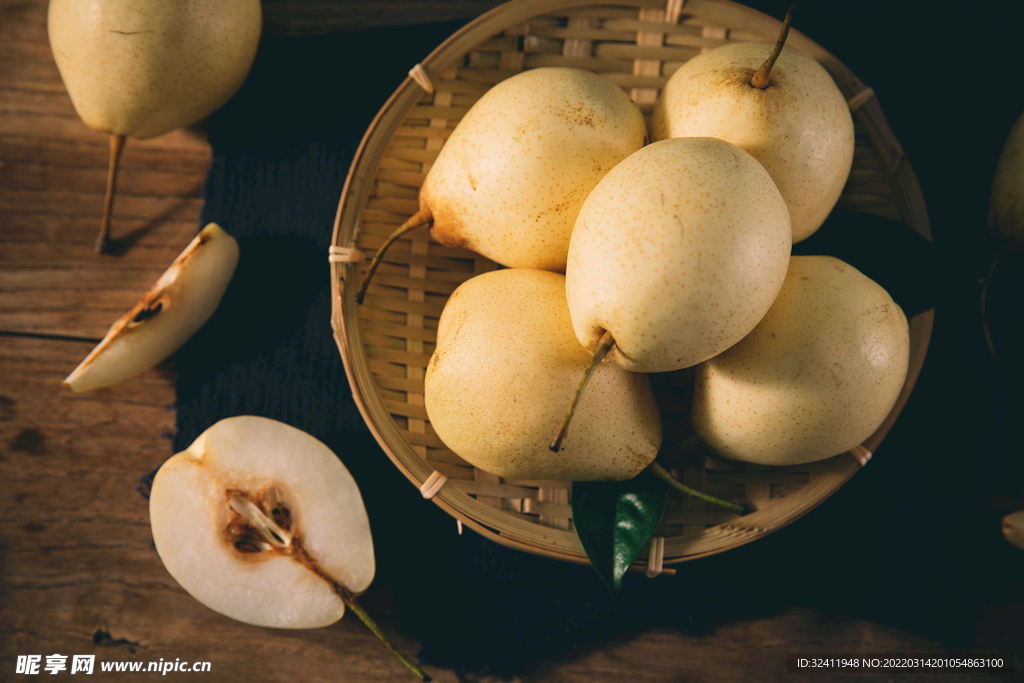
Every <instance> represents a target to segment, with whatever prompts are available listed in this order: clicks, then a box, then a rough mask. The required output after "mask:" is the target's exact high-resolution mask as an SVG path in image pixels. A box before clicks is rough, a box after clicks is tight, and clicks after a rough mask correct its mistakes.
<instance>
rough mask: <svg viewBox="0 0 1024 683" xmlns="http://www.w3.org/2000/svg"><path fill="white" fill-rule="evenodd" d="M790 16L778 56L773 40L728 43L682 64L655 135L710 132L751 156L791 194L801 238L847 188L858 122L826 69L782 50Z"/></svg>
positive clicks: (660, 106)
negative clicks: (854, 121) (756, 79)
mask: <svg viewBox="0 0 1024 683" xmlns="http://www.w3.org/2000/svg"><path fill="white" fill-rule="evenodd" d="M791 17H792V14H791V13H790V14H787V21H786V23H785V24H784V26H783V33H782V35H781V36H780V38H779V41H778V42H777V43H776V44H775V49H776V52H774V53H773V54H772V55H769V53H772V52H773V50H772V44H771V43H765V42H740V43H728V44H725V45H722V46H719V47H717V48H715V49H713V50H709V51H708V52H705V53H703V54H701V55H698V56H696V57H694V58H693V59H690V60H689V61H687V62H686V63H685V64H683V65H682V66H681V67H679V69H677V70H676V71H675V73H673V74H672V76H671V77H670V78H669V80H668V81H667V82H666V84H665V87H664V89H663V90H662V92H661V95H660V96H659V97H658V100H657V102H656V103H655V105H654V112H653V114H652V116H651V138H652V139H653V140H662V139H665V138H671V137H681V136H691V135H692V136H702V135H707V136H711V137H717V138H722V139H723V140H728V141H729V142H731V143H733V144H735V145H738V146H740V147H742V148H743V149H745V150H746V151H748V152H750V153H751V154H753V155H754V157H755V158H756V159H757V160H758V161H760V162H761V163H762V164H763V165H764V167H765V168H766V169H768V173H769V175H771V177H772V179H773V180H774V181H775V184H776V185H778V187H779V191H780V192H781V193H782V196H783V198H784V199H785V200H786V204H787V206H788V207H789V211H790V214H791V219H792V224H793V242H794V243H796V242H800V241H801V240H803V239H806V238H807V237H808V236H810V235H811V234H813V233H814V232H815V231H816V230H817V229H818V228H819V227H821V224H822V223H823V222H824V221H825V218H827V217H828V215H829V213H830V212H831V211H832V208H833V207H834V206H835V204H836V202H837V201H838V199H839V196H840V195H841V194H842V192H843V187H844V186H845V185H846V179H847V177H849V174H850V169H851V167H852V165H853V149H854V128H853V118H852V116H851V115H850V108H849V106H848V105H847V103H846V99H845V98H844V97H843V95H842V93H841V92H840V91H839V88H838V87H837V86H836V84H835V81H834V80H832V77H831V76H830V75H829V73H828V72H827V71H826V70H825V69H824V67H822V66H821V65H820V64H819V63H818V62H817V61H816V60H815V59H814V58H812V57H809V56H808V55H806V54H804V53H802V52H800V51H798V50H796V49H794V48H786V49H782V43H784V41H785V37H786V34H787V33H788V30H789V22H790V21H791ZM776 56H777V60H771V61H770V63H766V57H776ZM759 72H760V73H759ZM755 75H756V76H758V77H759V80H758V82H757V83H754V82H753V81H754V78H755Z"/></svg>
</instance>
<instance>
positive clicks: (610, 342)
mask: <svg viewBox="0 0 1024 683" xmlns="http://www.w3.org/2000/svg"><path fill="white" fill-rule="evenodd" d="M613 346H615V339H613V338H612V333H611V332H609V331H608V330H605V331H604V334H602V335H601V339H600V340H598V342H597V348H596V349H594V355H593V357H591V359H590V364H589V365H587V369H586V370H585V371H584V372H583V378H582V379H581V380H580V383H579V385H578V386H577V387H576V392H575V393H574V394H573V395H572V400H571V401H569V408H568V409H567V410H566V411H565V417H563V418H562V424H560V425H559V426H558V431H557V432H555V438H553V439H551V443H550V444H548V448H549V449H551V451H552V452H554V453H557V452H558V449H559V448H561V447H562V440H563V439H564V438H565V433H566V432H567V431H569V423H570V422H572V416H573V415H574V414H575V413H576V405H577V404H578V403H579V402H580V396H582V395H583V389H584V388H585V387H586V386H587V382H589V381H590V378H591V377H592V376H593V374H594V371H595V370H596V369H597V366H598V365H600V364H601V361H602V360H604V357H605V356H606V355H608V352H609V351H610V350H611V348H612V347H613Z"/></svg>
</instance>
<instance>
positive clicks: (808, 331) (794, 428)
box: [692, 256, 910, 465]
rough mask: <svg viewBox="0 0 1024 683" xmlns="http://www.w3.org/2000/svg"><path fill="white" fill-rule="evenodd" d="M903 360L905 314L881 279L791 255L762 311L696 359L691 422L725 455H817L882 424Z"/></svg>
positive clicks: (835, 451) (799, 459)
mask: <svg viewBox="0 0 1024 683" xmlns="http://www.w3.org/2000/svg"><path fill="white" fill-rule="evenodd" d="M909 362H910V331H909V328H908V326H907V319H906V317H905V316H904V314H903V311H902V310H901V309H900V307H899V306H898V305H896V303H895V302H894V301H893V300H892V298H891V297H890V296H889V294H888V293H887V292H886V291H885V290H884V289H883V288H882V287H880V286H879V285H878V284H877V283H875V282H874V281H873V280H871V279H869V278H868V277H867V276H865V275H864V274H862V273H861V272H860V271H858V270H857V269H856V268H854V267H853V266H850V265H849V264H847V263H844V262H843V261H840V260H839V259H836V258H833V257H830V256H794V257H793V258H792V260H791V264H790V268H789V274H788V275H787V276H786V282H785V285H783V288H782V291H781V292H780V293H779V296H778V299H777V300H776V301H775V304H774V305H773V306H772V307H771V310H769V311H768V314H767V315H766V316H765V317H764V320H762V321H761V322H760V323H759V324H758V326H757V327H756V328H755V329H754V331H753V332H751V333H750V334H749V335H748V336H747V337H745V338H744V339H743V341H741V342H740V343H739V344H737V345H735V346H733V347H732V348H730V349H729V350H727V351H726V352H725V353H723V354H721V355H719V356H717V357H715V358H713V359H711V360H709V361H707V362H706V363H703V364H701V365H700V366H698V368H697V371H696V379H695V388H694V395H693V411H692V422H693V428H694V430H695V431H696V432H697V434H698V435H699V436H700V438H701V439H703V440H704V441H705V443H706V444H707V445H708V447H709V448H710V449H711V450H712V451H713V452H715V453H717V454H718V455H720V456H722V457H725V458H730V459H733V460H741V461H745V462H752V463H758V464H763V465H797V464H802V463H806V462H813V461H816V460H823V459H825V458H829V457H832V456H835V455H839V454H840V453H844V452H846V451H848V450H850V449H851V448H853V447H855V446H857V445H858V444H860V443H862V442H863V441H864V440H865V439H867V438H868V437H869V436H871V434H873V433H874V432H875V431H876V430H877V429H878V428H879V427H880V426H881V425H882V423H883V422H884V421H885V419H886V417H887V416H888V415H889V413H890V411H891V410H892V408H893V406H894V405H895V404H896V401H897V399H898V398H899V395H900V392H901V391H902V389H903V384H904V382H905V381H906V377H907V370H908V367H909Z"/></svg>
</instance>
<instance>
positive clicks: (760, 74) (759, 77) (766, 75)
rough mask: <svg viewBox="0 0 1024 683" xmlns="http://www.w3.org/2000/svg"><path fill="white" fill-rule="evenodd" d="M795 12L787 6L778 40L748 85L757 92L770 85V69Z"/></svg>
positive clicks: (791, 6) (783, 43)
mask: <svg viewBox="0 0 1024 683" xmlns="http://www.w3.org/2000/svg"><path fill="white" fill-rule="evenodd" d="M795 10H796V6H794V5H790V6H789V9H788V10H787V11H786V18H785V19H783V20H782V30H781V31H780V32H779V40H778V41H777V42H776V43H775V49H774V50H772V53H771V54H770V55H768V59H766V60H764V64H762V65H761V68H759V69H758V70H757V72H756V73H755V74H754V77H753V78H751V79H750V85H752V86H753V87H755V88H758V89H759V90H764V89H765V88H767V87H768V86H769V85H771V82H772V81H771V74H772V67H774V66H775V62H776V61H777V60H778V59H779V55H780V54H782V46H783V45H785V44H786V37H787V36H788V35H789V27H790V26H791V25H792V24H793V12H794V11H795Z"/></svg>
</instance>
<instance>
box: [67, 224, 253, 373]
mask: <svg viewBox="0 0 1024 683" xmlns="http://www.w3.org/2000/svg"><path fill="white" fill-rule="evenodd" d="M237 265H238V242H236V241H235V238H234V237H232V236H231V235H229V234H228V233H226V232H224V230H222V229H221V227H220V226H219V225H217V224H216V223H210V224H209V225H207V226H206V227H205V228H203V229H202V230H201V231H200V232H199V234H198V235H196V237H195V239H193V240H192V242H191V243H190V244H189V245H188V247H186V248H185V251H183V252H181V255H179V256H178V258H176V259H175V260H174V263H172V264H171V266H170V267H169V268H168V269H167V271H166V272H165V273H164V274H163V275H161V276H160V279H159V280H157V281H156V284H154V285H153V286H152V287H151V288H150V289H149V291H148V292H146V294H145V295H144V296H143V297H142V299H141V300H140V301H139V303H137V304H135V306H133V307H132V309H131V310H130V311H128V312H127V313H125V314H124V315H123V316H122V317H121V318H120V319H119V320H118V321H117V322H115V323H114V324H113V325H111V326H110V330H109V331H108V332H107V335H106V336H105V337H104V338H103V340H102V341H101V342H100V343H99V344H98V345H97V346H96V348H94V349H93V350H92V351H91V352H90V353H89V355H88V356H86V357H85V360H83V361H82V362H81V363H80V364H79V365H78V367H77V368H75V370H74V371H73V372H72V373H71V374H70V375H68V376H67V377H66V378H65V379H64V382H63V384H64V386H67V387H70V388H71V390H72V391H75V392H82V391H89V390H90V389H98V388H100V387H105V386H109V385H111V384H116V383H117V382H120V381H122V380H126V379H129V378H130V377H134V376H135V375H138V374H139V373H141V372H143V371H145V370H148V369H150V368H152V367H153V366H155V365H156V364H157V363H159V362H161V361H163V360H164V359H166V358H167V357H168V356H170V355H171V354H172V353H174V352H175V351H177V350H178V349H179V348H181V346H182V345H183V344H184V343H185V342H186V341H188V340H189V338H191V337H192V335H194V334H195V333H196V332H197V331H198V330H199V328H201V327H202V326H203V325H204V324H205V323H206V321H207V320H209V319H210V316H212V315H213V312H214V311H215V310H216V309H217V305H218V304H219V303H220V300H221V298H223V296H224V292H225V291H226V290H227V287H228V283H229V282H230V281H231V277H232V276H233V275H234V272H235V267H236V266H237Z"/></svg>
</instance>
